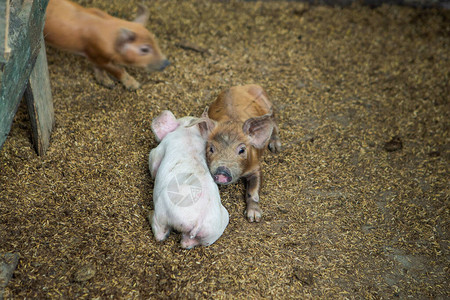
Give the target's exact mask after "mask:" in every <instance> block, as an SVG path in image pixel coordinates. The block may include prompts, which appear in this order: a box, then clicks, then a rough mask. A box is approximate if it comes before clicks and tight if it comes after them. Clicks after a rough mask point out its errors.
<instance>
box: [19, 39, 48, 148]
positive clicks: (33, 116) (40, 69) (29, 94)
mask: <svg viewBox="0 0 450 300" xmlns="http://www.w3.org/2000/svg"><path fill="white" fill-rule="evenodd" d="M24 96H25V99H26V101H27V106H28V114H29V116H30V121H31V128H32V131H33V132H32V138H33V144H34V147H35V149H36V152H37V153H38V155H44V154H45V152H46V151H47V148H48V146H49V143H50V135H51V133H52V130H53V126H54V125H55V117H54V111H53V101H52V92H51V89H50V79H49V74H48V66H47V56H46V54H45V44H44V37H43V36H42V38H41V50H40V51H39V55H38V57H37V59H36V63H35V64H34V68H33V70H32V71H31V74H30V79H29V81H28V85H27V88H26V90H25V94H24Z"/></svg>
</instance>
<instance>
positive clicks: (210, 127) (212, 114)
mask: <svg viewBox="0 0 450 300" xmlns="http://www.w3.org/2000/svg"><path fill="white" fill-rule="evenodd" d="M203 118H205V119H206V120H207V122H203V123H202V124H201V125H202V126H206V128H205V129H206V130H207V132H209V138H208V142H207V145H206V160H207V163H208V167H209V170H210V172H211V175H212V176H213V178H214V181H215V182H216V183H218V184H230V183H234V182H236V181H237V180H238V179H239V178H245V179H246V181H247V189H246V202H247V209H246V216H247V219H248V221H250V222H259V221H260V220H261V215H262V211H261V208H260V207H259V189H260V186H261V167H260V164H259V161H260V159H261V155H262V154H263V152H264V149H265V148H266V147H269V149H270V150H271V151H272V152H275V153H276V152H279V151H280V150H281V142H280V138H279V133H278V131H279V130H278V127H277V125H276V123H275V119H274V113H273V107H272V103H271V102H270V101H269V99H268V97H267V94H266V93H265V91H264V90H263V89H262V87H260V86H259V85H244V86H235V87H232V88H230V89H227V90H225V91H223V92H222V93H221V94H220V95H219V96H218V97H217V99H216V100H215V101H214V102H213V103H212V104H211V105H210V107H209V108H208V109H207V111H206V110H205V113H203Z"/></svg>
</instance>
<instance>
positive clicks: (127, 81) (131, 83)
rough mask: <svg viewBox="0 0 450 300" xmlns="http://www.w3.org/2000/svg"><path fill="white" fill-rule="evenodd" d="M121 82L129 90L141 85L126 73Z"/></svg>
mask: <svg viewBox="0 0 450 300" xmlns="http://www.w3.org/2000/svg"><path fill="white" fill-rule="evenodd" d="M122 83H123V85H124V86H125V87H126V88H127V89H128V90H129V91H135V90H137V89H138V88H140V87H141V84H140V83H139V82H138V81H137V80H136V79H134V78H133V77H131V76H130V75H128V74H126V75H125V76H124V78H123V79H122Z"/></svg>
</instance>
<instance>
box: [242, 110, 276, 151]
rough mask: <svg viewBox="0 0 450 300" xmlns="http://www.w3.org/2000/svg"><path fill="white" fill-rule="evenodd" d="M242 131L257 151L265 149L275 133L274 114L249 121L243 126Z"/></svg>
mask: <svg viewBox="0 0 450 300" xmlns="http://www.w3.org/2000/svg"><path fill="white" fill-rule="evenodd" d="M242 130H243V131H244V133H245V134H246V135H247V137H248V138H249V140H250V144H252V146H254V147H255V148H257V149H262V148H264V146H265V145H266V142H267V141H268V140H269V138H270V136H271V135H272V131H273V121H272V114H267V115H264V116H260V117H255V118H250V119H248V120H247V121H245V123H244V125H242Z"/></svg>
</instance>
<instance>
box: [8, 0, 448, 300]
mask: <svg viewBox="0 0 450 300" xmlns="http://www.w3.org/2000/svg"><path fill="white" fill-rule="evenodd" d="M136 2H137V1H120V0H115V1H109V0H108V1H106V0H103V1H97V0H91V1H88V0H86V1H82V2H81V3H82V4H83V5H86V6H95V7H98V8H101V9H104V10H106V11H107V12H109V13H110V14H112V15H115V16H118V17H121V18H126V19H132V18H133V17H134V14H135V11H136V10H135V3H136ZM227 2H228V1H227ZM124 3H127V5H126V6H124ZM148 5H149V8H150V11H151V20H150V24H149V25H148V28H149V29H150V30H151V31H153V32H154V33H155V35H156V36H157V37H158V40H159V41H160V45H161V47H162V49H163V51H164V52H165V53H166V54H167V56H168V58H169V59H170V60H171V62H172V65H171V66H170V67H168V68H167V69H166V70H164V71H163V72H161V73H152V74H147V73H145V72H144V71H140V70H130V73H131V74H133V75H135V76H136V78H137V79H138V80H139V81H141V82H142V83H143V86H142V89H140V90H138V91H137V92H129V91H126V90H125V89H124V88H123V87H122V86H119V85H118V86H116V87H115V88H114V89H111V90H109V89H107V88H104V87H101V86H99V85H98V84H97V83H96V82H95V80H94V76H93V72H92V68H91V66H90V64H89V63H88V62H87V61H86V60H85V59H84V58H82V57H79V56H75V55H71V54H68V53H64V52H61V51H58V50H55V49H51V48H48V49H47V50H48V52H47V53H48V62H49V70H50V77H51V84H52V91H53V99H54V106H55V114H56V115H55V118H56V128H55V130H54V132H53V136H52V141H51V146H50V149H49V150H48V152H47V155H46V156H45V157H38V156H36V154H35V152H34V150H33V149H32V145H31V138H30V132H31V129H30V125H29V119H28V116H27V113H26V108H25V106H21V107H20V109H19V112H18V114H17V117H16V119H15V122H14V124H13V127H12V130H11V133H10V136H9V138H8V139H7V141H6V143H5V145H4V147H3V149H2V150H1V152H0V241H1V242H0V253H18V254H19V255H20V259H19V263H18V267H17V269H16V270H15V272H14V276H13V278H12V279H11V281H10V282H9V283H8V286H7V287H6V289H5V298H6V299H9V298H18V299H20V298H31V299H74V298H88V299H106V298H126V299H140V298H167V297H170V298H183V299H185V298H189V299H192V298H195V299H197V298H233V299H235V298H250V299H251V298H275V299H281V298H314V299H317V298H322V299H335V298H351V299H353V298H358V299H381V298H382V299H395V298H399V299H406V298H414V299H448V297H450V289H449V257H450V256H449V255H450V253H449V235H450V224H449V220H450V215H449V214H450V210H449V159H450V147H449V120H450V109H449V107H450V106H449V94H450V87H449V81H450V11H449V10H436V9H431V10H420V9H415V8H408V7H398V6H387V5H385V6H381V7H378V8H370V7H364V6H359V5H353V6H351V7H347V8H338V7H324V6H308V5H305V4H302V3H298V2H275V3H268V2H263V3H260V2H236V1H231V2H228V3H224V2H219V1H156V0H152V1H148ZM186 45H190V46H193V47H191V48H189V47H183V46H186ZM246 83H258V84H260V85H262V86H263V87H264V88H265V89H266V91H267V93H268V95H269V96H270V98H271V100H272V101H273V102H274V104H275V106H276V107H277V110H278V123H279V126H280V130H281V138H282V142H283V147H284V149H283V151H282V152H281V153H280V154H278V155H274V154H272V153H270V152H269V151H267V152H266V154H265V156H264V159H263V162H262V167H263V173H264V179H265V182H264V185H263V187H262V191H261V206H262V209H263V211H264V215H263V220H262V222H261V223H259V224H255V223H248V222H247V220H246V219H245V218H244V215H243V212H244V209H245V201H244V184H243V183H239V184H235V185H231V186H222V187H220V192H221V197H222V202H223V204H224V206H225V207H226V208H227V209H228V211H229V213H230V223H229V225H228V227H227V228H226V230H225V232H224V234H223V236H222V237H221V238H220V239H219V240H218V241H217V242H216V243H215V244H213V245H212V246H209V247H206V248H205V247H199V248H195V249H193V250H182V249H180V246H179V239H180V236H179V235H177V234H171V236H170V237H169V239H168V240H167V241H166V242H164V243H157V242H156V241H155V240H154V238H153V235H152V232H151V229H150V226H149V223H148V221H147V219H146V216H147V214H148V212H149V211H150V210H151V209H152V207H153V202H152V188H153V181H152V179H151V177H150V174H149V171H148V164H147V157H148V153H149V151H150V150H151V149H152V148H153V147H155V146H156V145H157V144H156V141H155V138H154V136H153V134H152V132H151V130H150V124H151V120H152V118H153V117H155V116H156V115H157V114H158V113H160V112H161V111H162V110H164V109H170V110H172V111H173V112H174V114H175V115H176V116H177V117H181V116H185V115H194V116H198V115H200V114H201V112H202V111H203V109H204V107H205V106H206V105H207V104H208V103H210V102H211V101H213V99H215V97H216V96H217V95H218V93H219V92H220V91H221V90H223V89H225V88H227V87H230V86H233V85H238V84H246Z"/></svg>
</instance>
